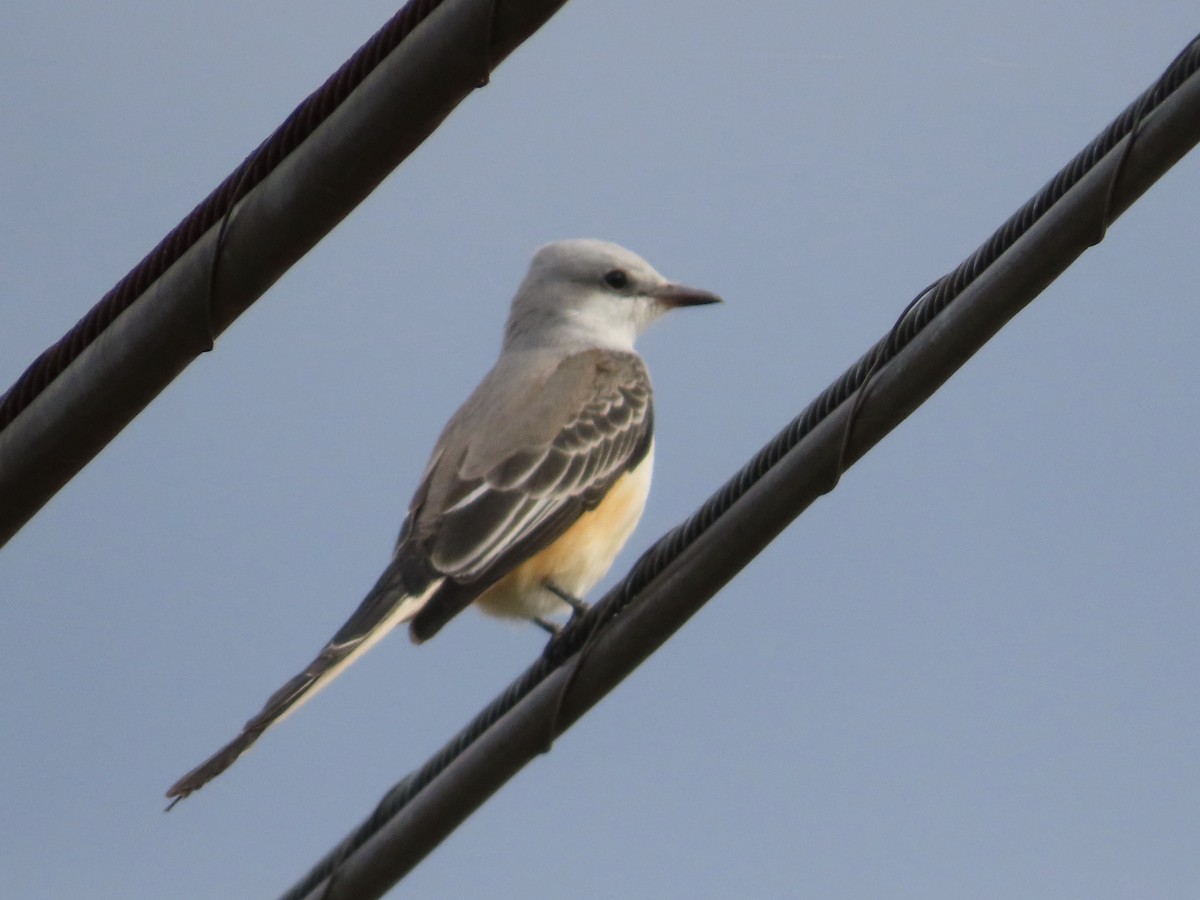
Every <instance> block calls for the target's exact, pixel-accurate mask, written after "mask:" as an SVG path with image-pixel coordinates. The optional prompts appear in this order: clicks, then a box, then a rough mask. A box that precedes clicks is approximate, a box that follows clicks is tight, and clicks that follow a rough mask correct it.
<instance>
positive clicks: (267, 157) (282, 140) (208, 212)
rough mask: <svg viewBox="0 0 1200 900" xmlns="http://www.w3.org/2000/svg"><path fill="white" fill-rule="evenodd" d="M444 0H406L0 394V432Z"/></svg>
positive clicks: (221, 218)
mask: <svg viewBox="0 0 1200 900" xmlns="http://www.w3.org/2000/svg"><path fill="white" fill-rule="evenodd" d="M442 2H443V0H410V2H408V3H406V4H405V5H404V6H403V7H402V8H401V9H400V10H399V11H398V12H397V13H396V14H395V15H394V16H393V17H392V18H391V19H390V20H389V21H388V22H387V24H385V25H384V26H383V27H382V28H381V29H379V31H377V32H375V34H374V35H372V36H371V38H370V39H369V40H368V41H367V42H366V43H365V44H363V45H362V46H361V47H360V48H359V49H358V50H357V51H355V53H354V55H353V56H351V57H350V58H349V59H348V60H346V62H345V63H343V64H342V66H341V67H340V68H339V69H338V70H337V71H336V72H334V73H333V74H332V75H331V76H329V78H328V79H327V80H326V81H325V83H324V84H323V85H321V87H319V88H318V89H317V90H315V91H314V92H313V93H312V94H310V95H309V96H308V97H307V98H306V99H305V100H304V101H303V102H302V103H301V104H300V105H299V106H297V107H296V109H295V110H293V111H292V113H291V115H289V116H288V117H287V118H286V119H285V120H284V121H283V123H282V124H281V125H280V126H279V127H278V128H276V129H275V131H274V132H272V134H271V135H270V136H269V137H268V138H267V139H266V140H265V141H263V142H262V143H261V144H259V146H258V147H257V148H256V149H255V150H254V151H253V152H252V153H251V154H250V155H249V156H247V157H246V159H245V160H244V161H243V162H242V163H241V165H239V166H238V167H237V168H236V169H235V170H234V171H233V172H231V173H230V174H229V175H228V177H226V178H225V180H224V181H222V182H221V183H220V184H219V185H218V186H217V187H216V189H215V190H213V191H212V193H210V194H209V195H208V196H207V197H205V198H204V200H202V201H201V202H200V203H199V204H198V205H197V206H196V208H195V209H193V210H192V211H191V212H190V213H188V215H187V216H186V217H185V218H184V219H183V221H181V222H180V223H179V224H178V225H176V226H175V227H174V228H173V229H171V231H170V233H168V234H167V236H166V237H164V238H163V239H162V240H161V241H160V242H159V244H158V246H156V247H155V248H154V249H153V250H151V251H150V252H149V253H148V254H146V256H145V257H144V258H143V259H142V261H141V262H139V263H138V264H137V265H136V266H134V267H133V268H132V269H131V270H130V271H129V272H128V273H127V274H126V275H125V276H124V277H123V278H122V279H121V280H120V281H118V282H117V283H116V285H115V286H114V287H113V288H112V289H111V290H110V291H109V292H108V293H106V294H105V295H104V296H103V297H102V298H101V299H100V301H99V302H98V303H97V304H96V305H95V306H93V307H92V308H91V309H90V310H89V311H88V312H87V314H86V315H85V316H84V317H83V318H82V319H80V320H79V322H77V323H76V324H75V325H74V326H73V327H72V328H71V330H70V331H68V332H67V333H66V334H65V335H64V336H63V337H62V338H60V339H59V340H58V341H57V342H56V343H55V344H54V345H53V346H51V347H49V348H48V349H46V350H45V351H43V352H42V353H41V354H40V355H39V356H38V357H37V359H35V360H34V361H33V362H32V363H31V364H30V366H29V367H28V368H27V369H26V370H25V371H24V372H23V373H22V374H21V376H20V377H19V378H18V379H17V380H16V382H15V383H14V384H13V385H12V387H10V388H9V389H8V391H6V392H5V393H4V395H3V396H0V430H3V429H4V428H6V427H8V425H9V423H11V422H12V420H13V419H15V418H16V417H17V416H18V415H19V414H20V413H21V411H22V410H24V409H25V408H26V407H27V406H28V405H29V404H30V403H32V402H33V400H34V399H35V398H36V397H37V396H38V395H39V394H40V393H41V392H42V391H44V390H45V389H46V386H47V385H49V384H50V382H52V381H53V380H54V379H55V378H57V377H58V376H59V375H61V374H62V372H63V370H64V369H66V367H67V366H68V365H70V363H71V362H72V361H73V360H74V359H76V358H77V357H78V356H79V354H81V353H82V352H83V351H84V350H85V349H86V348H87V347H88V345H90V344H91V343H92V342H93V341H95V340H96V338H97V337H98V336H99V335H100V334H101V333H102V332H103V331H104V330H105V329H106V328H108V327H109V326H110V325H111V324H112V323H113V321H114V320H115V319H116V318H117V316H119V315H120V314H121V313H123V312H124V311H125V310H126V309H128V308H129V306H130V305H131V304H132V303H133V302H134V301H135V300H137V299H138V297H140V296H141V295H142V294H143V293H144V292H145V290H146V289H147V288H148V287H149V286H150V285H151V284H153V283H154V282H155V281H156V280H158V278H159V277H160V276H161V275H162V274H163V273H164V272H165V271H166V270H167V269H168V268H170V267H171V266H172V265H173V264H174V263H175V262H177V261H178V260H179V258H180V257H182V256H183V254H184V253H185V252H186V251H187V250H188V248H189V247H191V246H192V245H193V244H195V243H196V242H197V241H198V240H199V239H200V238H201V237H202V236H203V235H204V234H205V233H206V232H207V231H208V230H209V229H210V228H212V227H213V226H214V225H216V224H217V223H219V222H221V221H222V220H223V219H224V218H226V217H227V216H228V215H229V213H230V212H231V211H232V210H233V208H234V207H235V206H236V205H237V203H238V201H240V200H242V199H243V198H244V197H245V196H246V195H247V194H248V193H249V192H250V191H251V190H252V189H253V188H254V187H256V186H257V185H258V184H259V183H260V182H261V181H262V180H263V179H264V178H265V177H266V176H267V175H268V174H269V173H270V172H271V171H272V170H274V169H275V167H276V166H278V165H279V163H280V162H281V161H282V160H283V159H284V158H285V157H287V155H288V154H289V153H291V152H292V151H293V150H295V149H296V148H297V147H298V146H299V145H300V144H301V143H303V142H304V140H305V139H307V138H308V137H309V135H311V134H312V133H313V132H314V131H315V130H316V128H317V126H318V125H320V124H321V123H322V122H324V121H325V120H326V119H327V118H328V117H329V115H330V114H331V113H332V112H333V111H334V110H335V109H337V107H338V106H339V105H341V103H342V102H343V101H344V100H345V99H346V97H348V96H349V95H350V93H351V91H353V90H354V89H355V88H356V87H358V85H359V84H361V83H362V81H363V79H365V78H366V77H367V76H368V75H369V74H371V72H372V71H374V69H375V67H376V66H378V65H379V63H380V62H382V61H383V59H384V58H385V57H386V56H387V55H388V54H390V53H391V52H392V51H393V50H395V49H396V47H398V46H399V45H400V43H401V41H403V40H404V39H405V38H406V37H408V35H409V34H411V33H412V31H413V29H414V28H416V27H417V26H418V25H420V24H421V22H423V21H424V20H425V19H426V18H427V17H428V16H429V14H430V13H431V12H433V11H434V10H435V9H437V7H438V6H440V5H441V3H442Z"/></svg>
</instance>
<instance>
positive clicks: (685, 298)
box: [650, 284, 722, 309]
mask: <svg viewBox="0 0 1200 900" xmlns="http://www.w3.org/2000/svg"><path fill="white" fill-rule="evenodd" d="M650 296H651V297H653V298H654V299H655V300H657V301H658V302H659V303H661V304H662V305H663V306H665V307H667V309H675V308H676V307H677V306H707V305H708V304H710V303H720V302H722V301H721V298H720V297H718V296H717V295H716V294H714V293H712V292H711V291H702V290H700V288H693V287H687V286H686V285H682V284H664V285H662V286H661V287H656V288H655V289H654V290H652V291H650Z"/></svg>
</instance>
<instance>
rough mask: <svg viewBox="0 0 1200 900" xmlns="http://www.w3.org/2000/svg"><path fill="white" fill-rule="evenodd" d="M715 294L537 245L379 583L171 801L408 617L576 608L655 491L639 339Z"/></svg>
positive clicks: (584, 248)
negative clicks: (486, 364)
mask: <svg viewBox="0 0 1200 900" xmlns="http://www.w3.org/2000/svg"><path fill="white" fill-rule="evenodd" d="M719 299H720V298H718V297H717V296H716V295H715V294H710V293H708V292H707V291H701V290H696V289H694V288H689V287H683V286H681V285H678V284H672V283H671V282H669V281H667V280H666V279H665V278H663V277H662V276H661V275H659V274H658V272H656V271H654V269H653V268H651V267H650V265H649V264H648V263H647V262H646V261H645V260H643V259H642V258H641V257H639V256H637V255H635V254H633V253H631V252H630V251H628V250H626V249H625V248H623V247H618V246H617V245H616V244H609V243H605V242H604V241H595V240H574V241H559V242H558V243H554V244H547V245H546V246H545V247H542V248H541V249H540V250H539V251H538V252H537V254H536V255H535V256H534V258H533V262H532V264H531V265H530V267H529V273H528V274H527V275H526V276H525V280H524V282H522V284H521V286H520V288H519V289H518V290H517V294H516V297H514V298H513V302H512V310H511V312H510V313H509V316H508V323H507V325H506V326H505V329H504V345H503V348H502V349H501V352H500V358H499V359H498V360H496V364H495V366H493V367H492V370H491V371H490V372H488V374H487V375H486V376H484V379H483V381H482V382H480V384H479V386H478V387H477V388H475V391H474V393H472V394H471V396H470V397H469V398H467V402H466V403H464V404H463V405H462V406H461V407H460V408H459V410H458V412H456V413H455V414H454V415H453V416H452V417H451V419H450V421H449V422H448V423H447V424H446V427H445V429H444V430H443V431H442V435H441V437H440V438H439V439H438V442H437V445H436V446H435V447H434V449H433V454H432V455H431V456H430V459H429V464H428V465H427V466H426V467H425V474H424V475H423V476H422V477H421V483H420V485H419V486H418V487H417V492H416V494H415V495H414V496H413V499H412V502H411V503H410V504H409V508H408V516H407V518H406V519H405V521H404V525H403V527H402V528H401V529H400V538H399V540H398V541H397V542H396V550H395V553H394V554H393V555H392V561H391V562H390V563H389V564H388V566H387V568H386V569H385V570H384V572H383V575H381V576H380V577H379V580H378V581H377V582H376V583H375V586H374V587H373V588H372V589H371V591H370V593H368V594H367V596H366V599H364V600H363V601H362V603H361V604H360V605H359V607H358V609H356V610H355V611H354V614H353V615H352V616H351V617H350V619H349V620H348V621H347V622H346V624H345V625H343V626H342V627H341V629H340V630H339V631H338V633H337V634H335V635H334V636H333V639H332V640H330V641H329V643H328V644H326V645H325V647H324V648H323V649H322V650H321V652H320V654H318V655H317V658H316V659H314V660H313V661H312V662H311V663H310V664H309V666H308V668H307V669H305V670H304V671H303V672H301V673H300V674H299V675H297V676H296V677H294V678H293V679H292V680H291V681H289V682H288V683H287V684H285V685H284V686H283V687H281V688H280V689H279V690H278V691H276V692H275V693H274V694H272V695H271V698H270V699H269V700H267V703H266V705H265V706H264V707H263V708H262V711H261V712H259V714H258V715H256V716H255V717H254V718H252V719H251V720H250V721H249V722H247V723H246V725H245V726H244V727H243V728H242V732H241V734H239V735H238V736H237V737H236V738H234V739H233V740H232V741H230V742H229V743H228V744H226V745H225V746H224V747H222V748H221V749H220V750H218V751H217V752H216V753H215V754H213V756H212V757H210V758H209V759H208V760H206V761H205V762H203V763H201V764H200V765H199V766H197V767H196V768H195V769H193V770H192V771H191V772H189V773H188V774H187V775H185V776H183V778H181V779H180V780H179V781H178V782H176V783H175V784H174V785H172V787H171V789H170V790H169V791H167V796H168V797H175V798H177V799H181V798H183V797H186V796H187V795H188V794H190V793H191V792H192V791H195V790H197V789H198V788H200V787H203V786H204V784H206V783H207V782H208V781H209V780H211V779H212V778H215V777H216V776H217V775H219V774H221V773H222V772H223V771H225V769H227V768H228V767H229V766H230V765H231V764H232V763H233V761H234V760H235V759H237V758H238V756H239V755H240V754H241V753H242V752H243V751H244V750H246V748H248V747H249V746H250V745H251V744H253V743H254V742H255V741H256V740H257V739H258V736H259V735H260V734H262V733H263V732H264V731H265V730H266V729H267V728H268V727H269V726H271V725H272V724H274V723H275V722H278V721H279V720H280V719H282V718H283V717H284V716H285V715H287V714H288V713H290V712H291V711H292V710H294V709H296V707H298V706H299V705H300V703H301V702H303V701H304V700H307V699H308V698H309V697H311V696H312V695H313V694H315V693H316V692H317V690H318V689H320V688H321V687H323V686H324V685H325V684H327V683H328V682H329V681H330V680H332V679H333V678H334V676H336V675H337V674H338V673H339V672H341V671H342V669H344V668H345V667H346V666H348V665H349V664H350V663H351V662H353V661H354V660H355V659H356V658H357V657H358V656H359V655H360V654H362V653H364V652H366V651H367V650H368V649H369V648H370V647H372V646H373V645H374V644H375V642H376V641H378V640H379V639H380V638H381V637H383V636H384V635H385V634H387V632H388V631H390V630H391V629H392V628H394V627H395V626H397V625H399V624H401V623H403V622H408V623H409V634H410V635H411V637H412V639H413V640H414V641H415V642H417V643H420V642H421V641H424V640H426V639H428V638H430V637H433V635H434V634H436V633H437V631H438V630H439V629H440V628H441V627H442V626H443V625H445V624H446V623H447V622H448V621H449V620H450V619H451V618H453V617H454V616H455V615H457V614H458V613H459V612H461V611H462V610H463V609H464V608H465V607H467V606H468V605H469V604H471V603H472V602H474V603H478V604H480V606H482V608H483V609H484V610H485V611H487V612H490V613H493V614H495V615H499V616H510V617H518V618H526V619H533V620H536V621H538V622H539V623H541V624H547V623H546V621H545V617H546V616H548V615H551V614H554V613H556V612H560V611H562V610H564V609H565V608H567V607H573V608H575V609H578V608H580V606H581V601H580V600H579V598H581V597H582V596H583V595H584V594H586V593H587V592H588V591H589V590H590V589H591V588H592V587H593V586H594V585H595V584H596V582H598V581H599V580H600V579H601V578H602V577H603V576H604V573H605V572H607V571H608V567H609V566H610V565H612V561H613V559H614V558H615V557H616V555H617V552H618V551H619V550H620V549H621V547H622V545H623V544H624V543H625V541H626V540H627V539H628V538H629V535H630V534H631V533H632V531H633V528H634V526H635V525H636V524H637V521H638V519H639V518H640V516H641V514H642V508H643V507H644V506H645V503H646V495H647V493H648V492H649V490H650V472H651V467H652V464H653V459H654V428H653V423H654V416H653V408H652V405H651V398H650V393H651V392H650V378H649V376H648V375H647V373H646V367H645V365H644V364H643V362H642V358H641V357H640V356H638V354H637V353H636V352H635V351H634V349H633V341H634V338H635V337H636V336H637V335H638V334H639V333H640V332H641V331H642V329H644V328H645V327H646V326H647V325H649V324H650V323H651V322H653V321H654V320H655V319H657V318H658V317H659V316H661V315H662V314H663V313H664V312H666V311H667V310H669V309H673V308H675V307H679V306H697V305H700V304H704V303H716V302H718V300H719Z"/></svg>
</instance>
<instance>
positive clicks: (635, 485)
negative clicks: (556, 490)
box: [475, 444, 654, 619]
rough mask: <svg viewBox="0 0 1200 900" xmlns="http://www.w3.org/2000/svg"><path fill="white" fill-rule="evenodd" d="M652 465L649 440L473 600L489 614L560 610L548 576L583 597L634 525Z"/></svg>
mask: <svg viewBox="0 0 1200 900" xmlns="http://www.w3.org/2000/svg"><path fill="white" fill-rule="evenodd" d="M653 469H654V445H653V444H651V446H650V450H649V451H648V452H647V453H646V457H645V459H643V460H642V461H641V462H640V463H639V464H638V466H637V468H636V469H634V470H632V471H631V472H626V473H625V474H624V475H622V476H621V477H620V478H619V479H618V480H617V481H616V483H615V484H613V486H612V487H611V488H609V491H608V493H607V494H605V495H604V499H603V500H601V501H600V505H599V506H597V507H596V508H595V509H593V510H589V511H588V512H585V513H584V514H583V515H582V516H580V517H579V518H578V519H577V520H576V522H575V524H574V525H572V526H571V527H570V528H568V529H567V530H566V531H565V532H563V534H562V535H561V536H560V537H559V539H558V540H556V541H555V542H554V543H553V544H551V545H550V546H549V547H546V548H545V549H544V550H542V551H541V552H539V553H537V554H535V555H534V556H531V557H530V558H529V559H527V560H526V561H525V562H523V563H521V565H519V566H517V567H516V568H515V569H513V570H512V571H511V572H509V573H508V574H507V575H505V576H504V577H503V578H501V579H500V580H499V581H497V582H496V583H495V584H493V585H492V586H491V587H490V588H488V589H487V590H486V591H485V592H484V593H483V594H481V595H480V596H479V598H478V599H477V600H476V601H475V602H476V603H478V604H479V607H480V609H482V610H483V611H484V612H486V613H490V614H491V615H493V616H507V617H513V618H521V619H532V618H540V617H543V616H548V615H552V614H554V613H558V612H561V611H563V610H565V609H566V608H567V607H566V604H565V603H563V601H562V600H560V599H559V598H558V597H556V596H555V595H554V594H553V593H551V592H550V591H548V590H546V588H545V585H546V583H547V582H549V583H552V584H554V585H556V586H557V587H558V588H560V589H561V590H564V591H566V592H567V593H568V594H570V595H571V596H573V597H576V598H578V599H583V597H584V595H585V594H587V592H588V591H590V590H591V589H592V588H593V587H595V586H596V582H598V581H599V580H600V579H601V578H603V577H604V575H605V573H606V572H607V571H608V569H609V567H610V566H611V565H612V564H613V560H614V559H616V558H617V554H618V553H619V552H620V551H621V548H622V547H623V546H625V542H626V541H627V540H629V536H630V535H631V534H633V529H634V528H635V527H636V526H637V523H638V519H640V518H641V516H642V510H643V509H644V508H645V506H646V497H647V495H648V494H649V493H650V474H651V472H652V471H653Z"/></svg>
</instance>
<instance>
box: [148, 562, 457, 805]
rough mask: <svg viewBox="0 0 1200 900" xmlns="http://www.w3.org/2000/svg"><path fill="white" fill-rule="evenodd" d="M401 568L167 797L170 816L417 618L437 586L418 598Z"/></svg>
mask: <svg viewBox="0 0 1200 900" xmlns="http://www.w3.org/2000/svg"><path fill="white" fill-rule="evenodd" d="M400 568H401V565H400V563H399V562H398V561H396V560H393V561H392V563H391V564H389V565H388V567H387V569H385V570H384V572H383V575H381V576H380V577H379V580H378V581H377V582H376V583H375V586H374V587H373V588H372V589H371V591H370V593H368V594H367V596H366V598H365V599H364V600H363V602H362V603H360V604H359V606H358V609H356V610H355V611H354V614H353V615H352V616H351V617H350V618H349V620H348V621H347V622H346V624H345V625H343V626H342V627H341V628H340V629H338V633H337V634H336V635H334V637H333V640H331V641H330V642H329V643H328V644H326V645H325V646H324V647H323V648H322V650H321V652H320V653H319V654H318V655H317V658H316V659H314V660H313V661H312V662H311V663H309V665H308V668H306V669H305V670H304V671H303V672H301V673H300V674H299V675H296V676H295V677H294V678H292V679H291V680H290V681H288V683H287V684H285V685H284V686H283V687H281V688H280V689H279V690H277V691H276V692H275V693H274V694H272V695H271V697H270V699H269V700H267V702H266V704H265V705H264V706H263V708H262V710H261V711H260V712H259V713H258V715H256V716H255V717H254V718H252V719H251V720H250V721H248V722H247V723H246V724H245V725H243V726H242V731H241V734H239V735H238V736H237V737H235V738H234V739H233V740H232V741H230V742H229V743H228V744H226V745H225V746H224V747H222V748H221V749H220V750H218V751H217V752H216V753H214V754H213V755H212V756H210V757H209V758H208V759H206V760H205V761H204V762H202V763H201V764H200V765H198V766H196V768H194V769H192V771H190V772H188V773H187V774H186V775H184V776H183V777H182V778H180V779H179V780H178V781H177V782H175V783H174V784H173V785H171V788H170V790H168V791H167V796H168V797H171V798H173V799H172V801H171V804H170V806H168V807H167V809H168V810H170V809H171V808H172V807H173V806H174V805H175V804H176V803H178V802H179V801H180V800H182V799H183V798H184V797H186V796H188V795H189V794H191V793H192V792H193V791H197V790H199V789H200V788H202V787H204V785H206V784H208V782H210V781H212V780H213V779H214V778H216V777H217V776H218V775H220V774H221V773H222V772H224V771H225V770H226V769H228V768H229V767H230V766H231V765H233V763H234V761H235V760H236V759H237V758H238V757H239V756H241V755H242V754H243V753H244V752H245V751H246V750H247V749H249V747H250V745H251V744H253V743H254V742H255V741H257V740H258V738H259V736H260V735H261V734H262V733H263V732H264V731H266V730H267V729H268V728H270V727H271V726H272V725H274V724H275V723H276V722H278V721H279V720H280V719H282V718H283V717H284V716H286V715H287V714H288V713H290V712H291V711H292V710H294V709H296V707H298V706H299V705H300V704H301V703H303V702H304V701H305V700H308V699H309V698H310V697H312V696H313V695H314V694H315V693H316V692H317V690H319V689H320V688H322V687H324V686H325V685H326V684H328V683H329V682H330V681H332V680H333V679H334V678H335V677H336V676H337V675H338V674H339V673H340V672H341V671H342V670H343V669H344V668H345V667H346V666H348V665H350V663H352V662H353V661H354V660H355V659H356V658H357V657H358V656H360V655H361V654H363V653H365V652H366V651H367V650H368V649H370V648H371V647H372V646H373V645H374V644H375V642H376V641H378V640H379V639H380V638H381V637H383V636H384V635H385V634H387V632H388V631H390V630H391V629H392V628H394V627H395V626H396V625H399V624H400V623H402V622H406V621H408V620H409V619H411V618H412V617H413V616H414V615H415V614H416V613H417V611H418V610H419V609H420V608H421V604H423V603H424V602H425V600H426V598H428V596H429V594H430V593H431V592H432V591H433V590H434V589H435V588H436V587H437V583H436V582H435V583H433V584H427V585H425V586H424V589H423V590H422V591H421V593H420V594H419V595H415V596H414V595H413V594H411V593H410V592H409V591H408V590H407V589H406V588H405V584H404V578H403V577H402V575H401V572H400Z"/></svg>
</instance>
